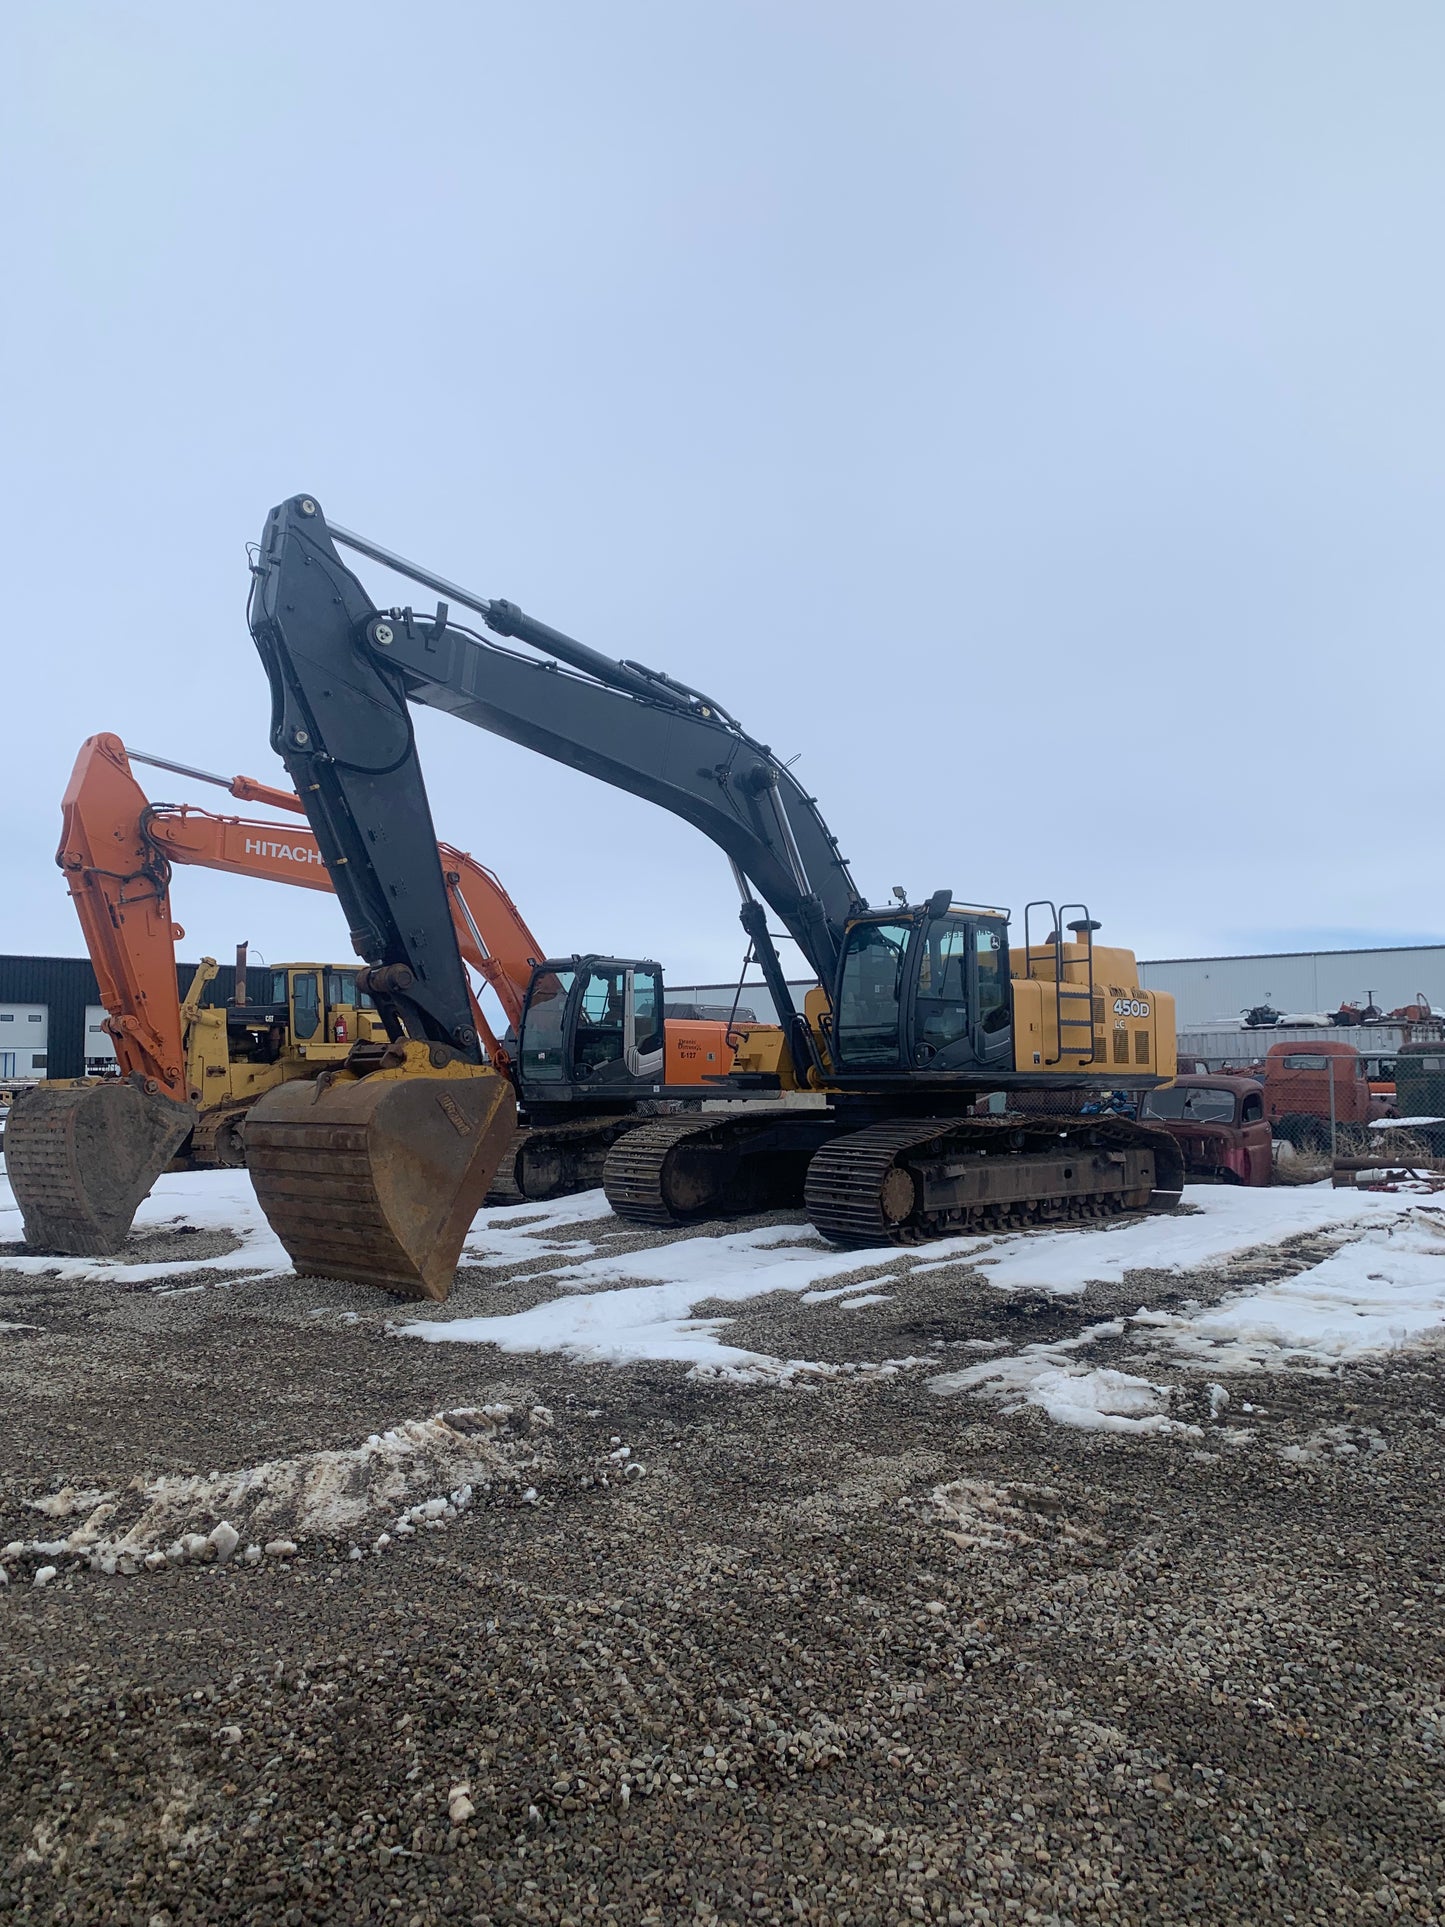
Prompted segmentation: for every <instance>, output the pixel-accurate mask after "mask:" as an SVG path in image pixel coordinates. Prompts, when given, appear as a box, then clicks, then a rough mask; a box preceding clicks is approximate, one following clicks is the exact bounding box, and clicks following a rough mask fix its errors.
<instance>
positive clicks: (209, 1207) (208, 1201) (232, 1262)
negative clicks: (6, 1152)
mask: <svg viewBox="0 0 1445 1927" xmlns="http://www.w3.org/2000/svg"><path fill="white" fill-rule="evenodd" d="M183 1224H186V1225H194V1226H195V1228H196V1230H197V1231H210V1232H219V1233H223V1234H225V1235H226V1236H229V1237H233V1238H234V1239H235V1240H236V1246H235V1249H234V1250H232V1251H227V1252H224V1253H222V1255H221V1256H220V1257H217V1258H176V1259H172V1260H169V1261H167V1262H165V1263H161V1264H131V1263H128V1262H127V1260H126V1257H125V1252H124V1250H123V1249H122V1250H121V1251H119V1252H117V1253H116V1254H115V1255H114V1256H113V1257H109V1258H62V1257H54V1256H45V1255H43V1254H35V1255H31V1254H28V1253H13V1254H12V1253H7V1254H6V1255H5V1257H4V1259H3V1260H0V1264H3V1267H4V1269H5V1270H7V1271H18V1272H22V1273H24V1274H25V1275H26V1276H28V1277H32V1278H36V1277H50V1278H59V1279H61V1280H62V1281H64V1282H65V1283H67V1284H109V1285H145V1284H155V1285H162V1286H163V1285H165V1283H166V1282H167V1281H168V1280H170V1279H173V1278H184V1277H186V1276H187V1275H189V1274H191V1273H193V1272H197V1271H201V1270H206V1271H222V1272H250V1273H253V1274H254V1275H255V1279H256V1281H257V1282H259V1281H260V1280H261V1279H263V1278H285V1277H289V1276H290V1275H291V1260H290V1259H289V1258H288V1257H287V1256H286V1252H285V1250H284V1248H283V1247H282V1244H281V1240H280V1239H279V1238H278V1237H277V1236H276V1234H275V1232H274V1231H272V1229H271V1227H270V1225H268V1224H267V1222H266V1220H265V1217H264V1216H263V1214H262V1211H261V1207H260V1205H259V1204H257V1202H256V1193H255V1191H254V1190H253V1189H252V1188H251V1179H250V1176H249V1175H248V1173H247V1172H245V1171H177V1172H170V1173H168V1174H163V1175H162V1176H161V1177H158V1178H157V1179H156V1181H155V1184H154V1185H153V1186H152V1187H151V1192H150V1196H149V1197H147V1198H146V1199H144V1200H143V1202H142V1204H141V1206H140V1209H139V1210H138V1211H137V1212H136V1214H135V1224H134V1227H133V1231H132V1235H134V1233H135V1232H147V1231H170V1230H174V1229H175V1228H176V1227H177V1226H179V1225H183ZM24 1235H25V1228H24V1224H23V1222H22V1219H21V1215H20V1208H19V1206H18V1205H17V1204H16V1203H15V1198H14V1193H13V1192H12V1191H11V1189H10V1186H9V1184H8V1183H7V1182H6V1181H5V1179H4V1178H0V1244H5V1243H15V1244H19V1243H20V1242H21V1240H22V1239H23V1237H24ZM198 1289H204V1287H198Z"/></svg>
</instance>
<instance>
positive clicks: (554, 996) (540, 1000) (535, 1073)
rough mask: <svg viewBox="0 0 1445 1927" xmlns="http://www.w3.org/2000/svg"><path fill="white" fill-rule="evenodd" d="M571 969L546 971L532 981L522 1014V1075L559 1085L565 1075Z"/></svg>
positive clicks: (574, 974) (571, 983) (573, 977)
mask: <svg viewBox="0 0 1445 1927" xmlns="http://www.w3.org/2000/svg"><path fill="white" fill-rule="evenodd" d="M576 974H577V973H576V972H575V971H572V970H548V971H545V972H544V973H543V974H542V975H541V976H540V977H535V978H534V979H533V980H532V986H531V989H530V990H529V991H528V992H527V1008H526V1010H525V1011H524V1012H523V1013H522V1075H523V1077H527V1078H533V1079H535V1080H536V1081H538V1082H539V1083H544V1084H559V1083H561V1082H562V1081H563V1079H565V1077H566V1075H567V1061H566V1053H567V993H568V992H569V991H570V990H571V988H572V985H573V983H574V981H575V980H576Z"/></svg>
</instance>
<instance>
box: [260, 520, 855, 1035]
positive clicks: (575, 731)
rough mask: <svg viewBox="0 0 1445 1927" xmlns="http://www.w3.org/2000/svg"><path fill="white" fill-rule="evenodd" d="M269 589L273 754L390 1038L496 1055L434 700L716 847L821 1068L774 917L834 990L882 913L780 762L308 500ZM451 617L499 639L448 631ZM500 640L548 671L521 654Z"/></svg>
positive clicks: (693, 695) (267, 574) (289, 523)
mask: <svg viewBox="0 0 1445 1927" xmlns="http://www.w3.org/2000/svg"><path fill="white" fill-rule="evenodd" d="M337 543H341V544H342V545H344V546H346V547H348V548H351V549H354V550H356V551H358V552H359V553H361V554H363V555H367V556H369V557H371V558H372V559H373V560H375V561H377V562H380V563H383V564H385V566H386V567H388V568H389V569H392V570H395V571H396V572H398V573H399V574H401V575H403V576H406V577H408V578H410V579H411V580H413V581H416V582H419V583H421V584H423V585H425V586H426V587H428V588H431V589H433V590H434V591H435V592H436V593H437V594H438V595H440V596H442V597H444V598H445V600H443V601H442V602H441V603H440V604H439V606H438V608H437V611H436V614H435V616H434V617H425V618H424V617H419V616H417V615H415V614H413V612H412V611H411V610H410V609H399V610H396V609H394V610H390V611H386V612H383V611H380V610H378V609H377V608H376V606H375V605H374V604H373V603H372V601H371V599H370V598H369V596H368V595H367V593H366V591H365V590H364V589H363V588H362V586H361V584H360V582H359V581H358V580H357V578H356V576H355V575H354V574H353V573H352V572H351V570H350V569H348V568H347V566H346V565H345V563H344V562H343V561H342V560H341V558H340V556H339V554H338V553H337V546H336V545H337ZM253 571H254V574H255V578H256V580H255V583H254V586H253V590H252V598H251V610H250V622H251V633H252V635H253V636H254V638H255V641H256V646H257V648H258V649H259V651H260V653H261V658H262V660H263V662H264V663H265V665H266V670H267V674H268V675H269V677H270V680H271V694H272V726H271V740H272V745H273V747H274V748H275V749H276V751H277V752H278V754H279V755H280V756H281V758H282V760H283V761H284V763H285V765H286V768H287V770H288V771H289V772H290V774H291V777H292V780H293V781H294V783H295V785H296V789H297V793H298V794H299V796H300V797H301V800H302V802H303V803H304V804H305V806H306V811H307V815H308V817H309V818H310V821H311V825H312V828H313V829H314V830H315V832H316V837H317V841H318V843H319V844H320V847H321V854H322V857H323V858H324V860H325V862H326V865H327V867H328V869H329V870H330V872H331V876H332V880H333V882H334V884H335V887H336V893H337V895H338V897H339V898H340V899H341V902H342V905H343V907H344V909H345V911H346V913H347V917H348V919H349V921H350V924H351V932H352V942H353V944H354V945H355V948H356V951H357V954H358V955H359V956H362V957H364V958H366V959H367V961H368V962H369V963H370V964H372V965H373V966H375V968H373V970H372V971H371V973H370V982H371V986H372V990H373V994H374V996H375V998H376V1001H377V1004H378V1006H379V1008H380V1010H381V1014H382V1016H383V1018H384V1020H385V1021H386V1024H387V1027H388V1029H389V1030H390V1031H391V1032H392V1034H393V1035H399V1034H401V1033H402V1032H404V1033H405V1034H407V1035H409V1036H415V1037H419V1038H425V1039H428V1040H430V1041H432V1042H435V1043H441V1044H446V1045H449V1046H451V1047H452V1048H454V1049H457V1050H459V1051H461V1052H463V1053H464V1054H465V1055H467V1056H468V1057H470V1058H472V1059H473V1060H474V1061H475V1060H476V1059H477V1058H478V1056H479V1055H480V1046H479V1045H478V1042H477V1038H476V1033H475V1031H474V1029H473V1028H472V1013H471V1003H470V999H469V996H468V991H467V982H466V973H465V970H464V968H463V965H462V961H461V957H460V955H459V953H458V951H457V946H456V939H455V936H454V934H453V931H452V922H451V914H450V904H449V899H448V895H447V889H446V884H445V881H444V879H443V876H442V871H441V864H440V861H439V859H438V857H437V851H436V834H435V830H434V828H433V825H432V819H431V810H430V807H429V805H428V802H427V794H426V785H425V782H424V780H423V776H422V771H421V765H420V762H419V760H418V757H417V751H416V744H415V741H414V737H413V732H412V726H411V719H410V716H409V714H408V710H407V705H408V703H425V704H426V705H427V706H428V707H430V708H433V709H443V710H447V711H449V712H450V713H451V714H453V715H456V716H461V717H463V718H464V719H465V720H466V721H467V722H470V723H475V724H476V725H477V726H478V727H479V728H481V729H486V730H490V731H491V732H492V733H493V734H494V735H497V736H504V737H507V738H508V739H509V740H510V741H512V742H515V743H521V744H523V745H524V746H525V747H526V748H528V749H533V750H536V751H538V752H539V753H540V754H541V755H543V756H548V757H551V758H552V759H553V761H555V762H559V763H566V764H568V765H569V766H570V767H571V768H573V769H578V770H582V771H585V772H586V774H588V775H589V776H596V777H599V778H600V779H601V780H602V781H603V782H605V783H610V784H612V785H614V786H615V787H616V788H618V789H624V790H630V791H631V792H632V793H633V795H635V796H641V797H644V798H645V799H646V800H647V801H648V802H650V803H656V804H659V805H660V806H661V807H662V808H663V809H667V810H671V811H672V812H673V813H674V815H677V816H680V817H682V818H684V819H685V820H686V821H687V822H689V823H691V824H693V825H694V826H695V827H696V828H697V829H699V830H701V831H702V833H703V834H704V836H707V837H709V838H710V839H711V840H712V841H713V842H714V843H716V844H717V845H718V846H719V848H720V849H722V850H723V851H724V852H725V853H726V855H727V856H728V857H729V859H730V860H731V862H732V864H733V867H734V871H735V874H736V875H737V877H738V881H739V884H740V887H742V888H743V896H744V901H743V905H742V911H741V915H742V921H743V926H744V928H745V930H746V931H747V933H748V935H749V937H750V938H751V939H752V941H753V943H754V946H755V948H756V952H757V955H758V959H759V962H760V964H761V966H762V969H763V973H764V976H765V977H766V979H767V981H768V985H769V988H770V989H771V990H772V992H773V996H774V1000H775V1002H776V1003H777V1007H778V1015H779V1018H780V1020H781V1021H782V1022H783V1024H784V1025H785V1027H786V1028H787V1029H788V1030H789V1032H790V1033H791V1042H792V1044H793V1046H794V1051H795V1058H796V1061H797V1062H798V1063H799V1064H802V1063H805V1062H807V1061H808V1060H809V1057H810V1054H811V1045H810V1043H809V1041H808V1037H807V1029H806V1025H804V1024H803V1022H802V1020H801V1018H800V1017H799V1015H798V1013H797V1012H796V1010H795V1009H794V1007H793V1004H792V1000H791V997H790V995H789V992H788V990H787V986H786V983H785V980H784V971H783V967H782V964H781V961H780V960H779V958H778V956H777V953H776V950H775V948H774V946H773V943H772V939H771V938H770V937H769V935H768V932H767V919H766V912H765V910H764V908H763V905H764V904H767V905H769V906H771V908H772V909H773V911H774V912H775V913H776V915H777V916H778V917H779V918H780V919H781V921H782V923H783V924H784V926H785V928H786V929H787V930H788V932H789V934H790V935H791V936H792V937H793V938H794V939H795V941H796V942H797V944H798V946H799V948H800V949H801V950H802V953H803V956H804V958H805V959H806V961H807V963H808V966H809V968H810V969H811V970H812V971H813V972H814V973H815V974H816V975H817V977H818V979H819V981H820V982H822V983H824V984H831V983H832V981H833V975H834V970H835V967H836V964H837V960H838V952H839V946H840V944H841V942H842V936H843V929H844V925H845V923H846V922H847V919H848V918H849V917H850V916H851V915H854V914H856V913H857V912H858V911H859V910H861V909H864V908H866V905H865V904H864V903H863V901H862V899H861V898H860V897H859V895H858V892H857V890H856V889H855V887H854V884H853V880H852V878H851V876H850V875H849V873H848V868H847V865H846V863H845V862H844V860H843V858H842V857H841V856H840V855H839V854H838V843H837V839H836V837H834V836H833V834H832V832H831V831H830V830H829V828H828V826H827V824H826V823H825V822H824V821H823V818H822V817H821V816H820V815H819V813H818V809H817V807H816V804H815V803H814V800H813V798H812V797H810V796H808V795H807V794H806V793H805V792H804V790H803V789H802V787H801V785H800V784H799V783H798V782H797V780H796V779H795V778H794V777H793V776H792V775H791V773H790V772H789V771H788V770H787V769H786V768H784V766H783V765H782V764H781V763H780V762H779V761H778V760H777V758H776V757H775V756H774V755H773V753H772V751H771V750H770V749H769V748H768V747H767V746H766V745H765V744H763V743H759V742H756V741H754V739H753V738H752V737H751V736H749V735H747V733H746V732H745V731H744V730H743V728H742V727H741V725H740V724H738V723H737V722H736V721H735V720H734V719H733V717H731V716H730V715H729V714H728V713H727V711H726V710H724V709H723V708H721V707H720V705H719V704H717V703H715V702H712V701H711V700H710V699H709V698H708V697H706V696H704V695H702V694H700V692H698V691H697V690H695V689H690V688H688V687H687V686H686V685H685V684H682V683H678V682H674V681H673V680H672V679H671V678H670V677H668V676H665V675H663V674H662V673H661V672H660V671H657V670H653V669H647V668H644V667H643V666H642V665H641V664H640V663H635V662H625V661H624V662H617V661H614V660H612V658H610V657H608V656H604V655H601V654H599V653H598V652H597V651H596V650H593V649H589V648H588V647H587V646H586V644H584V643H580V642H576V641H574V640H573V639H572V638H571V637H570V636H565V635H563V634H561V632H560V631H558V630H556V629H551V628H549V627H548V626H547V625H546V624H545V623H542V622H537V621H535V620H534V619H533V618H532V617H530V616H528V615H525V614H524V613H523V612H522V610H520V609H518V608H516V607H515V606H514V605H513V604H512V603H510V602H503V601H486V600H482V599H480V598H478V597H476V596H474V595H472V594H470V593H469V592H468V591H466V590H464V589H460V588H458V587H457V586H456V585H455V584H454V583H450V582H447V581H446V580H445V579H444V578H443V577H440V576H437V575H435V574H432V573H431V572H430V571H427V570H424V569H421V568H418V567H417V566H416V565H415V564H413V563H410V562H407V561H404V560H403V559H402V558H401V557H399V556H396V555H393V554H391V553H390V552H389V551H388V550H386V549H383V548H381V547H380V546H379V545H378V544H376V543H373V542H370V541H367V540H366V539H365V538H363V537H361V536H356V535H352V534H351V533H350V532H349V531H347V530H344V529H341V528H338V527H336V526H335V525H331V526H329V527H328V525H327V522H326V520H325V517H324V516H323V515H322V513H321V510H320V507H319V506H318V504H317V503H316V501H315V500H314V498H312V497H310V496H305V495H298V496H293V497H292V498H291V500H290V501H287V502H283V503H282V504H281V506H280V507H279V508H276V509H273V510H272V512H271V514H270V516H269V517H268V519H267V523H266V532H265V535H264V537H263V539H262V545H261V551H260V554H259V557H258V558H257V560H256V561H255V562H254V564H253ZM451 603H457V604H461V605H462V606H464V607H466V608H468V609H470V610H473V611H475V613H476V614H478V615H479V616H480V617H481V618H482V620H483V622H484V623H485V625H486V627H487V629H488V630H490V631H491V632H492V634H491V635H478V634H474V633H473V632H471V631H469V630H466V629H463V628H461V627H459V626H457V625H456V624H453V623H451V622H449V620H448V613H449V604H451ZM496 636H506V637H509V638H511V639H512V640H514V641H516V642H521V643H524V644H526V645H528V647H529V648H531V649H534V650H539V651H542V652H544V653H543V655H542V656H541V657H538V656H535V655H524V654H522V653H520V652H519V651H517V650H514V649H508V648H505V647H503V646H502V645H501V644H500V643H498V642H497V641H495V640H494V639H493V638H494V637H496ZM747 886H751V889H749V888H748V887H747ZM751 890H755V891H756V892H757V895H758V897H760V898H761V899H762V902H759V901H757V899H756V898H754V897H753V896H752V895H751Z"/></svg>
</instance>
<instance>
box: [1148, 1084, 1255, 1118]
mask: <svg viewBox="0 0 1445 1927" xmlns="http://www.w3.org/2000/svg"><path fill="white" fill-rule="evenodd" d="M1140 1116H1141V1117H1158V1118H1166V1119H1177V1120H1179V1121H1180V1122H1185V1123H1193V1124H1206V1123H1207V1124H1232V1123H1233V1122H1234V1092H1233V1091H1211V1090H1209V1089H1208V1088H1207V1087H1205V1088H1200V1087H1197V1086H1193V1085H1184V1086H1183V1087H1180V1086H1178V1085H1176V1086H1175V1087H1174V1088H1173V1089H1171V1090H1163V1091H1150V1093H1149V1095H1148V1096H1147V1097H1146V1098H1145V1099H1144V1109H1143V1110H1142V1112H1141V1113H1140Z"/></svg>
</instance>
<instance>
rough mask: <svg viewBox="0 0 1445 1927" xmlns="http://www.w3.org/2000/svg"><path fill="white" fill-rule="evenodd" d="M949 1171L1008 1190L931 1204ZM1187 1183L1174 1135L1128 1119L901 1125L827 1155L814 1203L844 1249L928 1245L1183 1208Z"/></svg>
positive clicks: (812, 1185)
mask: <svg viewBox="0 0 1445 1927" xmlns="http://www.w3.org/2000/svg"><path fill="white" fill-rule="evenodd" d="M1126 1160H1127V1161H1126ZM940 1171H947V1172H951V1173H955V1174H960V1173H961V1174H962V1175H963V1177H964V1179H965V1182H967V1180H969V1179H972V1180H973V1184H974V1187H975V1188H977V1189H978V1190H979V1191H981V1192H985V1193H986V1192H987V1191H988V1190H989V1189H990V1180H992V1179H995V1178H997V1179H1000V1180H1003V1182H1002V1184H1001V1185H1000V1186H999V1189H1000V1191H1001V1193H1002V1195H998V1196H995V1197H988V1196H981V1197H979V1198H978V1199H977V1200H976V1201H973V1202H964V1203H959V1202H955V1201H949V1202H946V1203H944V1204H938V1203H934V1202H931V1201H930V1197H929V1192H930V1188H932V1189H933V1190H934V1192H935V1194H937V1193H938V1192H939V1191H940V1190H941V1189H942V1187H941V1186H940V1185H939V1184H938V1182H937V1177H938V1174H939V1173H940ZM1129 1178H1133V1179H1135V1180H1136V1182H1135V1183H1134V1184H1132V1185H1130V1184H1129V1183H1128V1181H1127V1180H1128V1179H1129ZM930 1180H932V1181H933V1182H932V1186H931V1184H930ZM1061 1180H1066V1181H1067V1188H1065V1184H1064V1183H1063V1182H1061ZM1180 1182H1181V1166H1180V1161H1179V1153H1178V1148H1177V1146H1175V1144H1174V1141H1173V1139H1172V1138H1170V1137H1169V1135H1168V1133H1167V1132H1164V1131H1151V1130H1149V1129H1148V1128H1147V1127H1146V1126H1141V1125H1137V1124H1132V1123H1130V1122H1128V1121H1127V1120H1125V1119H1122V1118H1087V1119H1085V1118H1078V1117H1056V1118H1038V1117H1028V1118H1019V1117H999V1118H975V1119H970V1120H968V1121H966V1122H960V1121H959V1120H958V1119H956V1118H916V1117H915V1118H896V1119H892V1120H890V1121H889V1122H888V1123H885V1124H874V1125H870V1126H869V1127H868V1128H867V1129H866V1130H862V1131H851V1132H848V1133H847V1134H846V1135H844V1136H841V1137H837V1138H835V1139H833V1141H832V1142H831V1143H829V1144H826V1145H824V1146H823V1148H822V1149H821V1150H820V1151H819V1152H818V1154H817V1156H816V1157H815V1158H814V1159H813V1162H812V1164H811V1165H810V1166H809V1168H808V1177H807V1185H806V1191H805V1203H806V1206H807V1212H808V1217H809V1219H810V1220H811V1221H812V1223H813V1225H814V1226H815V1227H816V1228H817V1230H819V1231H820V1232H821V1233H822V1234H823V1236H824V1237H825V1238H827V1239H828V1240H829V1242H830V1243H832V1244H838V1245H859V1246H861V1245H877V1244H921V1243H923V1242H924V1241H925V1240H927V1239H929V1238H939V1237H947V1236H950V1235H952V1234H954V1233H956V1232H960V1231H972V1230H979V1231H997V1230H1002V1229H1007V1228H1010V1227H1014V1226H1020V1227H1023V1226H1028V1225H1033V1224H1064V1223H1070V1222H1082V1221H1085V1220H1088V1219H1094V1218H1101V1217H1111V1216H1113V1215H1115V1214H1116V1213H1118V1212H1122V1211H1128V1210H1139V1209H1142V1208H1144V1207H1145V1206H1147V1205H1148V1204H1150V1203H1157V1204H1160V1205H1165V1204H1169V1203H1174V1202H1177V1199H1178V1195H1179V1189H1180Z"/></svg>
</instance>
